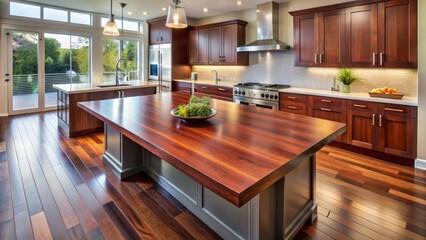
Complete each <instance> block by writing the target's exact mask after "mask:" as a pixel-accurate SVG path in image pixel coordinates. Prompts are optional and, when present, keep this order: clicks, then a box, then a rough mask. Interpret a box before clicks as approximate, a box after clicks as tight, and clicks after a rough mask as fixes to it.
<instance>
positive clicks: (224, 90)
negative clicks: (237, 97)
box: [217, 88, 226, 92]
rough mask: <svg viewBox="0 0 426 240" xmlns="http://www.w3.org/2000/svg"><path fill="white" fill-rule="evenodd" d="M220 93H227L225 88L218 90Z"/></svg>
mask: <svg viewBox="0 0 426 240" xmlns="http://www.w3.org/2000/svg"><path fill="white" fill-rule="evenodd" d="M217 90H218V91H222V92H226V89H225V88H217Z"/></svg>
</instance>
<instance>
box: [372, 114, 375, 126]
mask: <svg viewBox="0 0 426 240" xmlns="http://www.w3.org/2000/svg"><path fill="white" fill-rule="evenodd" d="M371 124H372V125H373V126H376V114H374V113H373V117H372V122H371Z"/></svg>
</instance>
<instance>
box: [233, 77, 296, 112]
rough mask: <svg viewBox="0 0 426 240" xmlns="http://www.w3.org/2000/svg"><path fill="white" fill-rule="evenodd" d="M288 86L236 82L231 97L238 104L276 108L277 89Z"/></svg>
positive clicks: (277, 102)
mask: <svg viewBox="0 0 426 240" xmlns="http://www.w3.org/2000/svg"><path fill="white" fill-rule="evenodd" d="M289 87H290V86H289V85H281V84H265V83H254V82H248V83H238V84H237V85H234V88H233V93H234V94H233V98H234V102H235V103H238V104H245V105H250V106H257V107H263V108H270V109H277V110H278V109H279V103H280V95H279V92H278V90H280V89H283V88H289Z"/></svg>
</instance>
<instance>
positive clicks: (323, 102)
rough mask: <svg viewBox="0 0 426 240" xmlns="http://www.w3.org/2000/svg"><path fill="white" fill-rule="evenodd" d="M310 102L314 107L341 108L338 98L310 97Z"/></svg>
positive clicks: (340, 100)
mask: <svg viewBox="0 0 426 240" xmlns="http://www.w3.org/2000/svg"><path fill="white" fill-rule="evenodd" d="M312 102H313V105H314V107H315V106H327V107H342V99H339V98H329V97H318V96H312Z"/></svg>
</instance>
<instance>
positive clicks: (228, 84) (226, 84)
mask: <svg viewBox="0 0 426 240" xmlns="http://www.w3.org/2000/svg"><path fill="white" fill-rule="evenodd" d="M173 81H176V82H187V83H199V84H207V85H214V86H222V87H233V86H234V85H236V84H237V82H232V81H226V80H220V81H219V83H218V84H215V81H214V80H212V79H197V80H191V79H190V78H186V79H173Z"/></svg>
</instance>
